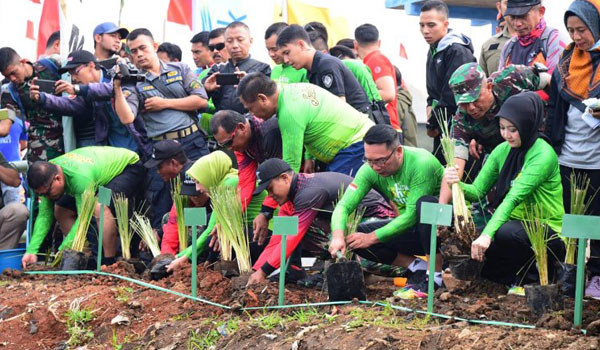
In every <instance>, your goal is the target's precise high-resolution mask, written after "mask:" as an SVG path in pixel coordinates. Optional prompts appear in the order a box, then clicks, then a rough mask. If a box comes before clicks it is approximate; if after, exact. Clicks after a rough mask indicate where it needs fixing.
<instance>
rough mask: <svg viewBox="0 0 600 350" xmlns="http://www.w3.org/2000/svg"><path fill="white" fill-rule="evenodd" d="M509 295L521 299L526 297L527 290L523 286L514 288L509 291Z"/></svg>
mask: <svg viewBox="0 0 600 350" xmlns="http://www.w3.org/2000/svg"><path fill="white" fill-rule="evenodd" d="M507 294H508V295H518V296H520V297H524V296H525V288H523V287H521V286H512V287H510V288H509V289H508V293H507Z"/></svg>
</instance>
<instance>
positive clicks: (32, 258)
mask: <svg viewBox="0 0 600 350" xmlns="http://www.w3.org/2000/svg"><path fill="white" fill-rule="evenodd" d="M37 260H38V259H37V255H35V254H25V255H23V259H21V264H23V268H24V269H26V268H27V264H35V263H36V262H37Z"/></svg>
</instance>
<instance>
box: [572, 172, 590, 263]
mask: <svg viewBox="0 0 600 350" xmlns="http://www.w3.org/2000/svg"><path fill="white" fill-rule="evenodd" d="M569 182H570V184H571V203H570V206H571V208H570V213H571V214H573V215H585V213H586V212H587V210H588V208H589V206H590V203H591V202H592V199H593V198H594V196H595V194H594V196H590V198H588V200H587V201H586V200H585V198H586V197H587V193H588V190H589V188H590V179H589V178H588V177H587V175H586V174H578V175H576V174H575V172H571V176H570V177H569ZM576 250H577V238H567V253H566V255H565V263H567V264H571V265H574V264H575V251H576Z"/></svg>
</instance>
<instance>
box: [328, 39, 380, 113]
mask: <svg viewBox="0 0 600 350" xmlns="http://www.w3.org/2000/svg"><path fill="white" fill-rule="evenodd" d="M329 54H330V55H331V56H333V57H337V58H339V59H340V60H342V62H343V63H344V64H345V65H346V67H348V69H350V72H352V74H353V75H354V76H355V77H356V80H358V83H359V84H360V86H362V88H363V90H365V93H366V94H367V97H368V98H369V101H383V100H382V99H381V95H380V94H379V90H377V85H376V84H375V81H374V80H373V73H372V72H371V69H370V68H369V66H367V65H366V64H364V63H363V62H362V61H360V60H357V59H356V56H355V55H354V53H353V52H352V50H350V49H349V48H347V47H345V46H341V45H337V46H334V47H332V48H331V49H329ZM382 103H383V102H382Z"/></svg>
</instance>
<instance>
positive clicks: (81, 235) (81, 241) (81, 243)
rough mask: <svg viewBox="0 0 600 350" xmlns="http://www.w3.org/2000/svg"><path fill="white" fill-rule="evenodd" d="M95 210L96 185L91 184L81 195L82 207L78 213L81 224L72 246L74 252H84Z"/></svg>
mask: <svg viewBox="0 0 600 350" xmlns="http://www.w3.org/2000/svg"><path fill="white" fill-rule="evenodd" d="M95 209H96V185H95V184H90V185H89V186H88V187H87V188H86V189H85V191H83V194H82V195H81V207H80V209H79V213H78V215H79V217H78V219H79V223H78V225H77V229H76V231H75V238H73V244H72V245H71V249H72V250H75V251H78V252H83V248H84V247H85V241H86V236H87V232H88V228H89V227H90V221H91V220H92V215H94V210H95Z"/></svg>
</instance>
